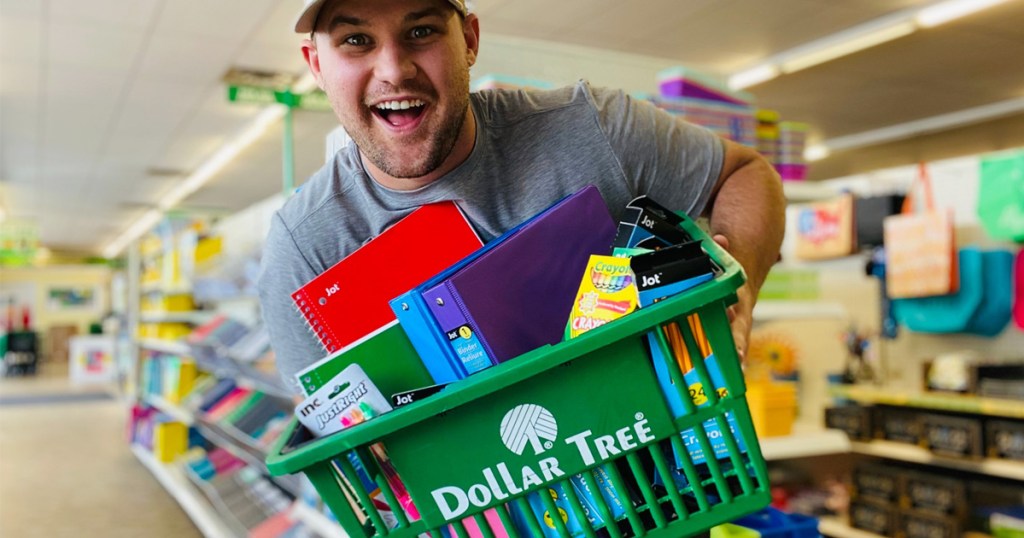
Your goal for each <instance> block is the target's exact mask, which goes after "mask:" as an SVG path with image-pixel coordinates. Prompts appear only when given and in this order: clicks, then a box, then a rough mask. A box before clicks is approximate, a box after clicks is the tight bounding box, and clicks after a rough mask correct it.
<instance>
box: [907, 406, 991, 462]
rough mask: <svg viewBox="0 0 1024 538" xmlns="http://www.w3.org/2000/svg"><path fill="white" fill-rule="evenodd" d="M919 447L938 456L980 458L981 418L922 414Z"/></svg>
mask: <svg viewBox="0 0 1024 538" xmlns="http://www.w3.org/2000/svg"><path fill="white" fill-rule="evenodd" d="M921 446H923V447H925V448H927V449H928V450H931V451H932V452H933V453H935V454H938V455H940V456H950V457H966V458H980V457H982V455H983V452H982V428H981V418H980V417H959V416H951V415H939V414H933V413H924V414H922V415H921Z"/></svg>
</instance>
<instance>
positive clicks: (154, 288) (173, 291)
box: [139, 283, 192, 295]
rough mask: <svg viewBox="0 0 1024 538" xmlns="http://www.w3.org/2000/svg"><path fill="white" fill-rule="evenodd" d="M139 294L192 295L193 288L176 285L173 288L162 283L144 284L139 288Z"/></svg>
mask: <svg viewBox="0 0 1024 538" xmlns="http://www.w3.org/2000/svg"><path fill="white" fill-rule="evenodd" d="M139 292H140V293H142V294H143V295H146V294H150V293H159V294H162V295H191V294H192V286H191V285H189V284H175V285H173V286H167V285H164V284H161V283H155V284H143V285H142V286H141V287H140V288H139Z"/></svg>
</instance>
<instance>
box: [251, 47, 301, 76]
mask: <svg viewBox="0 0 1024 538" xmlns="http://www.w3.org/2000/svg"><path fill="white" fill-rule="evenodd" d="M233 65H234V66H237V67H241V68H248V69H256V70H260V71H269V72H274V73H292V74H299V75H304V74H306V71H307V68H306V62H305V61H304V60H303V59H302V51H301V49H300V48H299V42H298V40H297V39H296V40H295V42H294V43H291V44H287V45H282V44H280V43H276V42H272V41H253V42H252V43H249V44H248V45H246V47H245V48H244V49H243V50H242V52H241V54H239V55H238V56H237V57H236V58H235V59H234V62H233Z"/></svg>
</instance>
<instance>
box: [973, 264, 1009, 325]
mask: <svg viewBox="0 0 1024 538" xmlns="http://www.w3.org/2000/svg"><path fill="white" fill-rule="evenodd" d="M981 265H982V269H981V288H982V294H983V295H984V298H983V299H982V301H981V305H980V306H979V307H978V309H977V310H975V311H974V315H973V316H971V320H970V322H969V323H968V324H967V332H969V333H971V334H977V335H981V336H996V335H998V334H999V333H1001V332H1003V329H1005V328H1006V325H1007V324H1008V323H1010V317H1011V311H1012V310H1013V253H1011V252H1009V251H1006V250H988V251H985V252H982V253H981Z"/></svg>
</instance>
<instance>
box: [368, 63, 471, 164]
mask: <svg viewBox="0 0 1024 538" xmlns="http://www.w3.org/2000/svg"><path fill="white" fill-rule="evenodd" d="M454 82H455V83H454V84H452V85H451V86H450V87H449V88H448V95H449V96H451V98H452V107H451V113H449V114H448V116H446V117H444V118H441V124H440V125H438V127H437V129H436V130H435V131H434V132H424V133H423V134H422V135H421V136H420V137H417V138H420V140H419V141H416V142H414V143H416V144H424V145H426V149H425V152H424V153H425V154H424V155H423V157H422V158H419V159H416V160H415V161H413V162H410V161H409V160H407V159H403V158H402V157H401V156H399V155H397V154H395V153H393V152H391V151H390V150H389V148H388V143H387V142H388V141H387V140H384V138H386V137H387V135H386V134H383V135H382V134H379V133H377V132H375V131H373V130H372V129H366V130H364V131H361V132H353V133H352V140H353V141H354V142H355V143H356V146H358V147H359V151H360V152H361V153H362V154H363V156H364V157H365V158H366V160H368V161H369V162H370V163H372V164H373V165H374V166H375V167H376V168H377V169H378V170H380V171H381V172H383V173H385V174H387V175H389V176H391V177H393V178H398V179H414V178H418V177H423V176H425V175H427V174H429V173H431V172H433V171H434V170H437V169H438V168H439V167H440V166H441V165H442V164H443V163H444V161H445V159H447V158H448V156H449V155H451V152H452V150H453V149H454V148H455V143H456V142H457V141H458V139H459V134H460V133H461V132H462V127H463V124H464V123H465V121H466V112H467V110H468V109H469V69H468V68H467V69H466V71H465V72H464V73H463V74H461V75H460V76H459V77H458V80H456V81H454ZM371 114H372V112H371ZM370 121H371V122H373V121H376V120H375V119H373V118H371V120H370ZM421 127H425V128H427V129H429V128H430V127H429V126H426V125H424V126H421ZM354 131H355V130H354Z"/></svg>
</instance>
